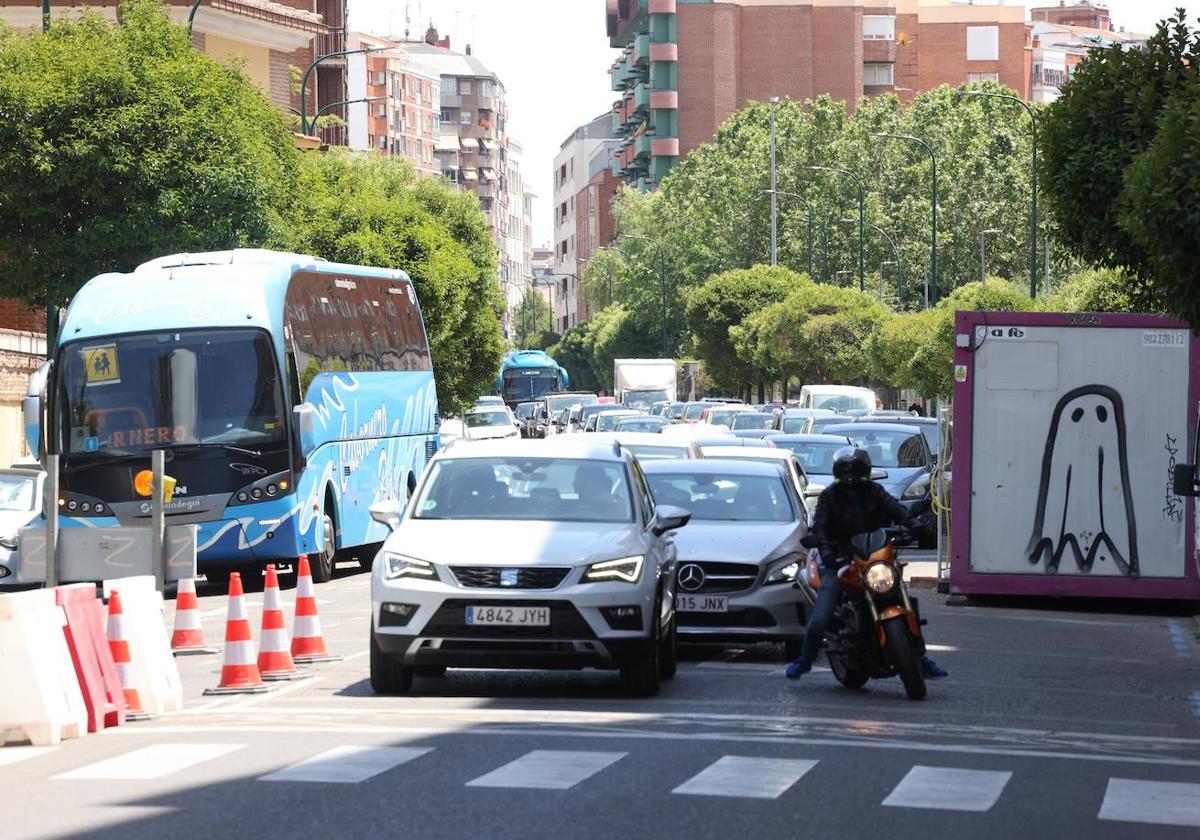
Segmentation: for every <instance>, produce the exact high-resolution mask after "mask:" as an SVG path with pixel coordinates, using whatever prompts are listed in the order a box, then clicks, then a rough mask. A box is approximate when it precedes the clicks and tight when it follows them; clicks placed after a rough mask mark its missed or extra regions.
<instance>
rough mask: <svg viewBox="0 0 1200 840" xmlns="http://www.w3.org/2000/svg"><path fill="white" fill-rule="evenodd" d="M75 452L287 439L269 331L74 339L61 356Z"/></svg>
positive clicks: (65, 435)
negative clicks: (77, 340) (78, 340)
mask: <svg viewBox="0 0 1200 840" xmlns="http://www.w3.org/2000/svg"><path fill="white" fill-rule="evenodd" d="M56 378H57V380H58V412H59V413H58V422H59V436H60V442H61V447H62V448H61V451H62V452H63V453H66V454H76V453H81V454H82V453H108V454H121V453H127V452H137V451H148V450H151V449H156V448H166V447H170V446H175V445H180V444H215V445H222V444H224V445H240V446H251V447H262V446H265V445H270V444H279V443H284V442H286V439H287V438H286V426H285V420H284V406H283V390H282V387H281V384H280V381H279V372H278V365H277V364H276V361H275V357H274V353H273V349H272V345H271V341H270V339H269V337H268V336H267V334H266V333H265V332H263V331H262V330H254V329H212V330H210V329H206V330H178V331H175V330H172V331H168V332H158V333H142V334H138V335H124V336H113V337H110V338H103V339H93V340H88V341H81V342H75V343H73V344H69V345H67V346H65V347H64V348H63V350H62V353H61V355H60V357H59V371H58V375H57V377H56Z"/></svg>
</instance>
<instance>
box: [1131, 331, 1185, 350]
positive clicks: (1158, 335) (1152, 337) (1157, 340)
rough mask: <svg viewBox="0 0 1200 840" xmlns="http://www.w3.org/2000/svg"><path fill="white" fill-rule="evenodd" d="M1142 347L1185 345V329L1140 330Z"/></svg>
mask: <svg viewBox="0 0 1200 840" xmlns="http://www.w3.org/2000/svg"><path fill="white" fill-rule="evenodd" d="M1142 346H1143V347H1187V330H1142Z"/></svg>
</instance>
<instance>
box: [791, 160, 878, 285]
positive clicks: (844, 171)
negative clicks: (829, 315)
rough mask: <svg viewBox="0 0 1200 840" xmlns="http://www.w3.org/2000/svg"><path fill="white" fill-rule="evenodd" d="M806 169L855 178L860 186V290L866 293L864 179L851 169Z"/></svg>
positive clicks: (855, 181)
mask: <svg viewBox="0 0 1200 840" xmlns="http://www.w3.org/2000/svg"><path fill="white" fill-rule="evenodd" d="M804 168H805V169H810V170H813V171H821V172H837V173H838V174H840V175H846V176H848V177H850V178H853V179H854V183H855V184H856V185H857V186H858V290H859V291H860V292H864V291H866V288H867V282H866V268H865V254H864V250H863V213H864V209H865V205H866V203H867V188H866V187H865V186H864V185H863V182H862V179H861V178H859V177H858V176H857V175H855V174H854V173H853V172H851V171H850V170H849V169H840V168H838V167H836V166H805V167H804Z"/></svg>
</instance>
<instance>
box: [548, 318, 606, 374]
mask: <svg viewBox="0 0 1200 840" xmlns="http://www.w3.org/2000/svg"><path fill="white" fill-rule="evenodd" d="M593 323H594V321H585V322H584V323H582V324H578V325H576V326H574V327H571V329H569V330H567V331H566V333H564V334H563V337H562V338H560V339H559V340H558V343H557V344H553V345H551V346H550V347H549V348H547V350H546V352H547V353H549V354H550V355H551V356H553V357H554V360H555V361H556V362H558V363H559V364H560V365H562V366H563V367H565V368H566V369H567V374H568V375H569V376H570V377H571V388H572V390H576V391H599V390H600V380H599V379H598V378H597V377H596V372H595V370H594V369H593V368H592V351H591V349H590V347H591V342H590V341H589V333H590V331H591V328H592V324H593Z"/></svg>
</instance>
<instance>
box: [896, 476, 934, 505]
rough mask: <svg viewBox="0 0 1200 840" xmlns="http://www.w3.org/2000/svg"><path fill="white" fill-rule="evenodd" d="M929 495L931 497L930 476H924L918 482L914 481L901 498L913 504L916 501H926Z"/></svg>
mask: <svg viewBox="0 0 1200 840" xmlns="http://www.w3.org/2000/svg"><path fill="white" fill-rule="evenodd" d="M928 495H929V476H927V475H923V476H921V477H920V478H918V479H917V480H916V481H914V482H913V483H912V484H910V485H908V489H907V490H905V491H904V495H903V496H901V497H900V498H901V499H906V500H908V501H910V502H911V501H914V500H916V499H924V498H925V497H926V496H928Z"/></svg>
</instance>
